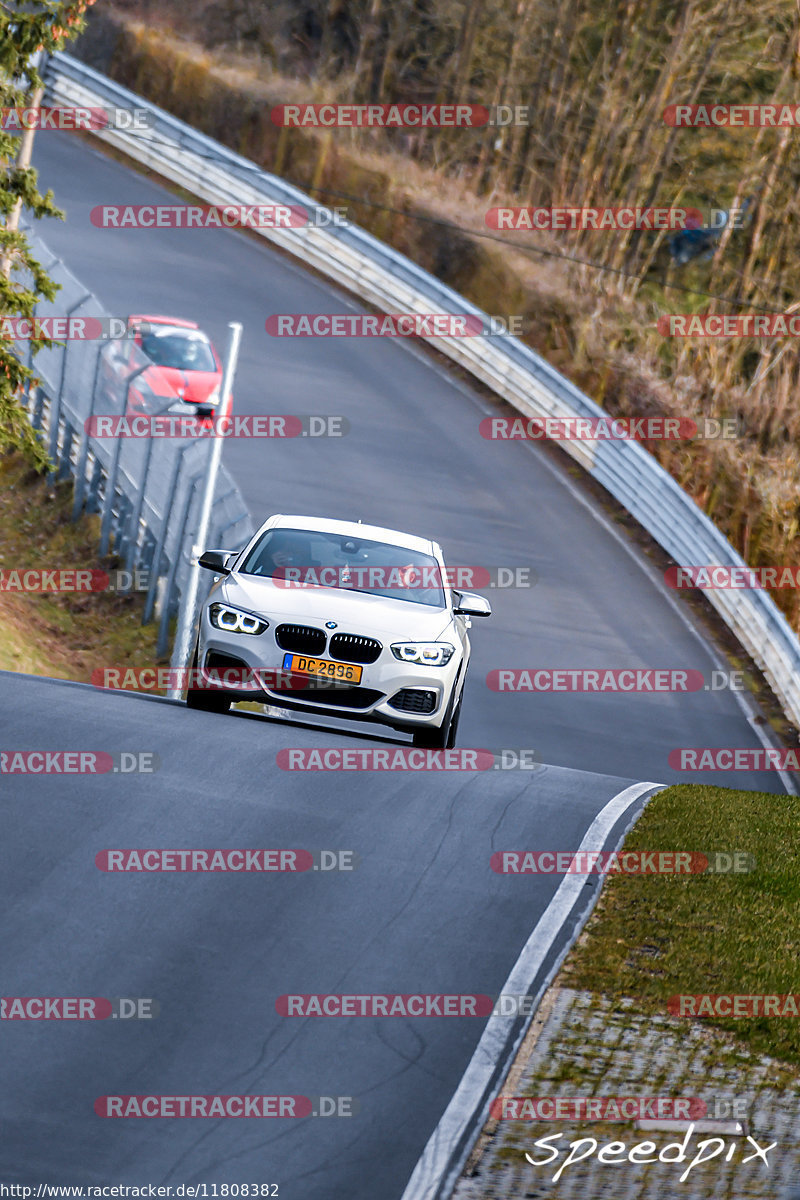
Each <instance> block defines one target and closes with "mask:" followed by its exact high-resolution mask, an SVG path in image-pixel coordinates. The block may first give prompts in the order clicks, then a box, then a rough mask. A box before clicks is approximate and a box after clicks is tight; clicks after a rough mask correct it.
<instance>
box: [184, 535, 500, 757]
mask: <svg viewBox="0 0 800 1200" xmlns="http://www.w3.org/2000/svg"><path fill="white" fill-rule="evenodd" d="M200 565H201V566H203V567H206V568H207V569H208V570H210V571H213V572H214V573H215V574H216V575H217V576H218V577H219V578H218V579H217V581H216V582H215V583H214V586H213V587H212V589H211V592H210V594H209V596H208V599H207V601H206V602H205V603H204V605H203V611H202V615H201V618H200V627H199V631H198V636H197V643H196V647H195V653H194V659H193V663H192V666H193V672H192V676H191V679H190V687H189V690H188V693H187V704H188V705H189V706H190V707H191V708H200V709H205V710H207V711H212V712H226V711H227V710H228V709H229V708H230V705H231V703H233V702H234V701H236V700H256V701H261V702H263V703H268V704H274V705H279V706H280V707H282V708H290V709H297V710H302V711H304V712H307V713H314V714H321V713H324V714H326V715H329V716H330V715H338V716H340V717H342V718H346V719H347V720H348V721H352V720H362V721H377V722H380V723H382V724H384V725H389V726H391V727H392V728H393V729H396V730H401V731H403V732H407V733H410V734H411V735H412V736H413V741H414V745H415V746H432V747H444V748H449V747H452V746H454V745H455V738H456V730H457V728H458V719H459V716H460V713H461V699H462V696H463V693H464V681H465V679H466V674H467V668H468V666H469V657H470V644H469V637H468V635H467V630H468V628H469V625H470V620H469V618H470V617H478V616H480V617H483V616H490V615H491V608H490V606H489V603H488V601H486V600H485V599H484V598H483V597H482V596H478V595H475V594H474V593H472V592H461V591H456V590H453V589H452V588H451V587H450V586H449V584H448V580H447V575H446V568H445V564H444V559H443V557H442V552H441V550H440V548H439V546H438V545H437V544H436V543H435V542H431V541H429V540H428V539H426V538H421V537H413V536H411V535H410V534H405V533H399V532H398V531H397V530H394V529H383V528H380V527H378V526H374V525H362V524H360V523H359V524H355V523H353V522H351V521H333V520H328V519H326V518H321V517H300V516H273V517H270V518H269V520H268V521H266V522H265V523H264V524H263V525H262V526H261V528H260V529H259V530H258V532H257V533H256V534H255V535H254V537H253V538H252V539H251V540H250V542H248V544H247V545H246V546H245V547H244V549H243V550H241V551H233V552H231V551H225V550H207V551H206V553H205V554H203V555H202V557H201V558H200Z"/></svg>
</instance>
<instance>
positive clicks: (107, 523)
mask: <svg viewBox="0 0 800 1200" xmlns="http://www.w3.org/2000/svg"><path fill="white" fill-rule="evenodd" d="M149 366H150V364H149V363H145V365H144V366H143V367H137V369H136V370H135V371H132V372H131V374H130V375H129V376H128V378H127V380H126V381H125V412H127V410H128V400H129V398H130V394H131V384H132V383H133V381H134V379H136V378H137V377H138V376H139V375H141V374H142V372H143V371H146V370H147V368H148V367H149ZM123 440H124V439H123V438H122V437H119V436H118V437H117V439H116V443H115V445H114V453H113V454H112V456H111V465H110V466H109V469H108V481H107V483H106V495H105V504H104V508H103V522H102V525H101V528H100V553H101V554H108V545H109V538H110V534H111V510H112V506H113V503H114V494H115V492H116V490H117V475H118V474H119V460H120V456H121V455H122V442H123Z"/></svg>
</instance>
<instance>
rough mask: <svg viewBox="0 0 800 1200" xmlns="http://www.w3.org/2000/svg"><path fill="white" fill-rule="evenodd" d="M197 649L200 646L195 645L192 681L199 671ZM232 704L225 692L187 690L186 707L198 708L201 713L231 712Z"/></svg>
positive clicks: (205, 689) (198, 689)
mask: <svg viewBox="0 0 800 1200" xmlns="http://www.w3.org/2000/svg"><path fill="white" fill-rule="evenodd" d="M197 649H198V644H197V643H195V647H194V655H193V657H192V675H191V678H192V679H193V678H194V677H195V675H194V673H195V671H197V669H198V666H197V663H198V659H197ZM231 703H232V702H231V700H230V698H229V697H228V696H226V695H225V694H224V693H223V692H212V691H210V690H209V689H208V688H192V687H189V688H187V691H186V707H187V708H196V709H199V710H200V711H201V712H211V713H226V712H228V711H229V709H230V707H231Z"/></svg>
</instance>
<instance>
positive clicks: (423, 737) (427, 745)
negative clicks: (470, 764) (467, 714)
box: [411, 687, 464, 750]
mask: <svg viewBox="0 0 800 1200" xmlns="http://www.w3.org/2000/svg"><path fill="white" fill-rule="evenodd" d="M463 695H464V689H463V687H462V689H461V692H460V694H459V697H458V700H457V702H456V706H455V708H454V709H451V710H449V711H448V713H447V716H446V717H445V719H444V720H443V721H442V723H441V725H440V726H439V728H438V729H436V728H434V727H432V726H430V725H428V726H425V727H424V728H422V729H415V730H414V731H413V733H412V735H411V737H412V741H413V745H415V746H420V747H421V748H423V749H426V750H452V749H453V747H454V746H455V744H456V733H457V731H458V719H459V717H460V716H461V700H462V697H463Z"/></svg>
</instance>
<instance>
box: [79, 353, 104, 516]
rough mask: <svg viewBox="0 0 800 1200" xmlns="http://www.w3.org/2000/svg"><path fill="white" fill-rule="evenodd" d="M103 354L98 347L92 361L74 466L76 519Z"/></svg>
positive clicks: (84, 480) (84, 485)
mask: <svg viewBox="0 0 800 1200" xmlns="http://www.w3.org/2000/svg"><path fill="white" fill-rule="evenodd" d="M102 356H103V348H102V347H100V348H99V349H98V352H97V357H96V358H95V363H94V376H93V378H92V395H91V399H90V401H89V416H88V417H87V418H86V421H85V422H84V426H83V436H82V437H81V446H80V450H79V451H78V463H77V466H76V468H75V496H74V499H73V502H72V519H73V521H77V519H78V517H79V516H80V514H81V510H82V508H83V496H84V492H85V491H86V463H87V460H88V458H89V431H88V429H87V428H86V425H87V423H88V422H89V421H91V419H92V417H93V416H94V406H95V402H96V400H97V381H98V379H99V377H100V360H101V358H102Z"/></svg>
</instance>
